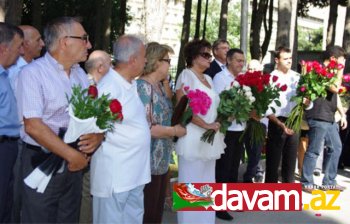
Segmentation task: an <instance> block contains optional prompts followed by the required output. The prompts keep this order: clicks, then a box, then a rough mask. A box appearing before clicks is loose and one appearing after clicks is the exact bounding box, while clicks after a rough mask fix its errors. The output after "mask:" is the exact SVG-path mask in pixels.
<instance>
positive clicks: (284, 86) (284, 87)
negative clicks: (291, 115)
mask: <svg viewBox="0 0 350 224" xmlns="http://www.w3.org/2000/svg"><path fill="white" fill-rule="evenodd" d="M286 90H287V85H286V84H284V85H283V86H281V91H282V92H284V91H286Z"/></svg>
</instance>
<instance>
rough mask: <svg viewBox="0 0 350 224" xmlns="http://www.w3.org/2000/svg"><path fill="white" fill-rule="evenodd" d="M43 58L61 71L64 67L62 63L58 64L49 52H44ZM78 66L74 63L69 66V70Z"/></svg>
mask: <svg viewBox="0 0 350 224" xmlns="http://www.w3.org/2000/svg"><path fill="white" fill-rule="evenodd" d="M44 57H45V59H46V60H47V62H48V63H50V64H51V65H52V66H53V67H54V68H56V69H58V70H61V71H63V70H64V67H63V65H62V64H60V63H59V62H58V61H57V60H56V59H55V58H54V57H52V55H51V54H50V53H49V52H46V54H45V56H44ZM78 68H80V66H79V64H74V65H72V67H71V68H70V70H71V71H72V70H75V69H78Z"/></svg>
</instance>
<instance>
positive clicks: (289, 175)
mask: <svg viewBox="0 0 350 224" xmlns="http://www.w3.org/2000/svg"><path fill="white" fill-rule="evenodd" d="M275 62H276V66H277V67H276V69H275V70H274V71H273V72H272V73H271V77H273V76H277V77H278V80H277V83H279V84H280V85H281V86H282V85H287V90H286V91H284V92H280V96H279V101H280V102H281V106H280V107H278V106H277V105H276V104H274V103H273V105H272V106H273V107H274V108H275V109H276V112H275V113H273V112H272V111H271V110H268V111H267V113H266V115H267V117H268V118H269V125H268V139H267V146H266V147H267V150H266V174H265V182H266V183H277V182H278V167H279V164H280V161H281V159H282V172H281V174H282V182H283V183H294V181H295V179H294V171H295V164H296V158H297V149H298V145H299V133H294V131H293V130H292V129H290V128H288V127H287V126H286V125H285V121H286V120H287V118H288V116H289V114H290V112H291V110H292V109H293V107H294V106H295V102H292V101H291V98H292V96H295V95H296V89H297V85H298V82H299V78H300V75H299V74H298V73H296V72H294V71H292V70H291V67H292V53H291V50H290V49H288V48H285V47H280V48H278V50H277V51H276V57H275Z"/></svg>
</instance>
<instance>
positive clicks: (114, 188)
mask: <svg viewBox="0 0 350 224" xmlns="http://www.w3.org/2000/svg"><path fill="white" fill-rule="evenodd" d="M113 51H114V56H115V59H116V62H117V63H116V67H115V69H110V71H109V72H108V74H106V75H105V76H104V77H103V79H102V80H101V81H100V82H99V83H98V89H99V94H100V95H101V94H103V93H105V94H108V93H109V94H110V97H111V98H114V99H117V100H119V101H120V103H121V105H122V113H123V116H124V119H123V121H121V122H120V123H117V124H115V126H114V128H115V129H114V131H113V132H108V133H107V135H106V139H105V141H104V142H103V143H102V145H101V147H100V149H99V150H98V151H96V153H95V154H94V155H93V157H92V161H91V171H90V172H91V194H92V195H93V222H94V223H142V218H143V211H144V205H143V188H144V185H145V184H147V183H148V182H150V180H151V172H150V171H151V168H150V143H151V134H150V129H149V126H148V123H147V120H146V111H145V108H144V106H143V104H142V102H141V100H140V98H139V96H138V93H137V86H136V82H135V80H134V79H135V78H136V77H137V76H139V75H140V74H141V72H142V71H143V68H144V65H145V47H144V45H143V43H142V41H141V40H140V39H138V38H136V37H134V36H131V35H126V36H122V37H120V38H119V40H118V41H117V42H116V43H115V44H114V50H113Z"/></svg>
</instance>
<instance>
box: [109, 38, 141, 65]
mask: <svg viewBox="0 0 350 224" xmlns="http://www.w3.org/2000/svg"><path fill="white" fill-rule="evenodd" d="M142 45H143V42H142V40H141V39H139V38H138V37H136V36H134V35H123V36H121V37H120V38H119V39H118V40H117V41H116V42H115V43H114V44H113V55H114V59H115V60H116V63H117V64H118V63H120V62H128V61H129V59H130V57H131V56H134V55H137V54H138V52H139V50H140V46H142Z"/></svg>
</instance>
